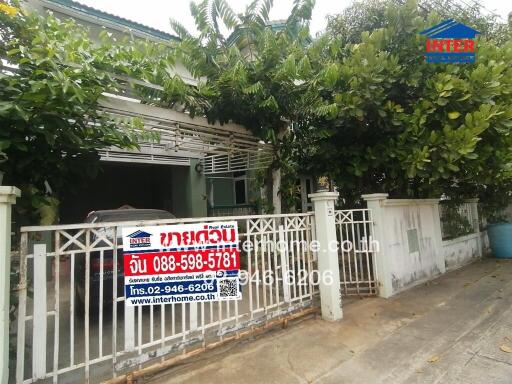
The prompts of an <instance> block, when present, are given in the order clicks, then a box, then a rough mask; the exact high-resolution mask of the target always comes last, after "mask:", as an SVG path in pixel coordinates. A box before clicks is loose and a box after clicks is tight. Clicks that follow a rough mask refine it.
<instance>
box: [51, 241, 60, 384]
mask: <svg viewBox="0 0 512 384" xmlns="http://www.w3.org/2000/svg"><path fill="white" fill-rule="evenodd" d="M54 290H55V292H54V296H55V308H54V309H55V316H54V322H53V324H54V335H53V382H54V383H57V379H58V374H57V372H58V370H59V320H60V319H59V317H60V295H59V291H60V233H59V231H55V287H54Z"/></svg>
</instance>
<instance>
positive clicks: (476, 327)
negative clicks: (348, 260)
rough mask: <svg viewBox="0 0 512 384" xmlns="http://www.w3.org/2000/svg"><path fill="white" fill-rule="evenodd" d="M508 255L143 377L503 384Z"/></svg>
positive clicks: (510, 302)
mask: <svg viewBox="0 0 512 384" xmlns="http://www.w3.org/2000/svg"><path fill="white" fill-rule="evenodd" d="M501 347H503V348H504V349H505V350H507V347H508V348H511V351H512V260H511V261H497V260H493V259H487V260H484V261H482V262H478V263H474V264H472V265H470V266H467V267H465V268H463V269H460V270H458V271H455V272H452V273H449V274H446V275H445V276H443V277H441V278H439V279H437V280H435V281H433V282H431V283H429V284H426V285H421V286H418V287H416V288H414V289H411V290H409V291H407V292H404V293H402V294H400V295H398V296H396V297H394V298H392V299H388V300H385V299H380V298H369V299H364V300H354V301H350V302H345V304H344V319H343V321H341V322H339V323H328V322H325V321H322V320H320V319H319V318H310V319H306V320H304V321H301V322H300V323H298V324H297V323H295V324H293V325H291V326H290V327H289V328H287V329H286V330H274V331H272V332H270V333H266V334H264V335H262V336H260V337H258V338H257V339H255V340H249V341H243V342H240V343H237V344H231V345H230V346H228V347H225V348H223V349H218V350H216V351H214V352H211V353H209V354H206V355H203V356H202V357H200V358H197V359H195V360H189V361H188V362H187V363H185V364H182V365H180V366H176V367H174V368H172V369H170V370H167V371H165V372H163V373H161V374H159V375H158V376H155V377H153V378H148V382H150V383H152V384H164V383H165V384H172V383H205V384H206V383H222V384H225V383H240V382H244V383H259V382H266V383H336V384H339V383H386V384H388V383H389V384H391V383H393V384H396V383H408V384H409V383H446V384H447V383H475V384H476V383H484V382H485V383H512V353H507V352H505V351H502V350H501Z"/></svg>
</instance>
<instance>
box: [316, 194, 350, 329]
mask: <svg viewBox="0 0 512 384" xmlns="http://www.w3.org/2000/svg"><path fill="white" fill-rule="evenodd" d="M308 196H309V197H310V198H311V201H312V202H313V206H314V210H315V229H316V241H317V242H318V274H319V283H320V284H319V286H320V303H321V308H322V319H324V320H328V321H336V320H341V319H342V318H343V312H342V309H341V292H340V269H339V263H338V251H337V247H335V246H333V244H336V241H337V239H336V224H335V222H334V202H335V201H336V200H337V199H338V196H339V193H338V192H317V193H312V194H310V195H308Z"/></svg>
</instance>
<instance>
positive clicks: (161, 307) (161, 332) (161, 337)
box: [160, 304, 165, 361]
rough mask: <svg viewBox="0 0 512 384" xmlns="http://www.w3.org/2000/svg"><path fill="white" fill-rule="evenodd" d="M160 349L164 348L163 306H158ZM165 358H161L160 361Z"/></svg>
mask: <svg viewBox="0 0 512 384" xmlns="http://www.w3.org/2000/svg"><path fill="white" fill-rule="evenodd" d="M160 340H161V341H160V348H163V347H165V304H160ZM164 360H165V358H164V356H162V358H161V361H164Z"/></svg>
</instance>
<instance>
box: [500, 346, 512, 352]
mask: <svg viewBox="0 0 512 384" xmlns="http://www.w3.org/2000/svg"><path fill="white" fill-rule="evenodd" d="M500 349H501V350H502V351H503V352H506V353H512V347H509V346H508V345H502V346H501V347H500Z"/></svg>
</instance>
